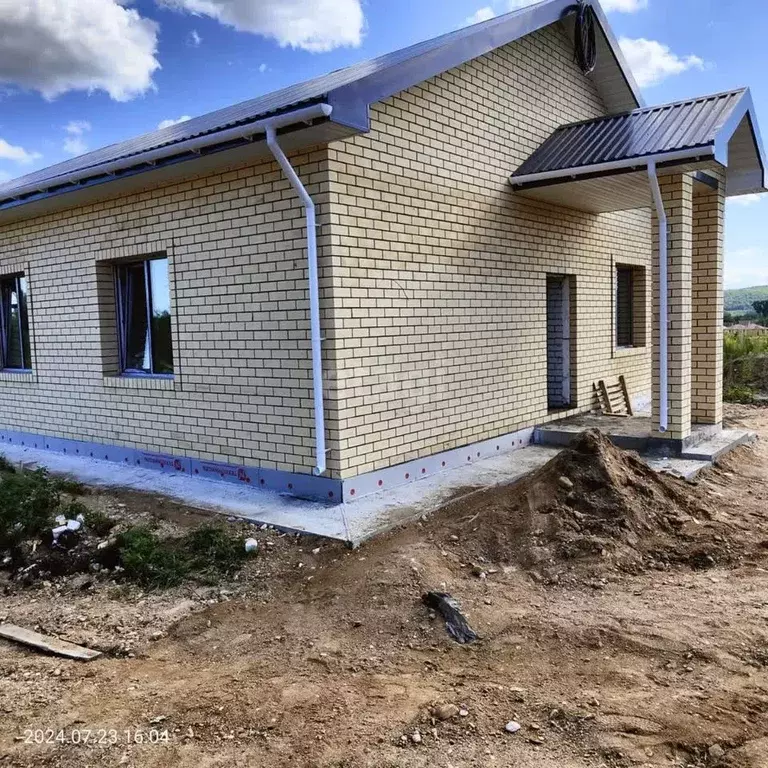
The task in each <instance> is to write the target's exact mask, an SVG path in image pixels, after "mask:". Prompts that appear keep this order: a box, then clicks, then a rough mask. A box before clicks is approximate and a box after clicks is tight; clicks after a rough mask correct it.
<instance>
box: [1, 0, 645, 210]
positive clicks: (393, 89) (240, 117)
mask: <svg viewBox="0 0 768 768" xmlns="http://www.w3.org/2000/svg"><path fill="white" fill-rule="evenodd" d="M593 5H594V9H595V13H596V15H597V18H598V21H599V25H598V27H599V30H598V31H599V32H600V33H601V34H599V35H598V45H599V51H600V53H601V60H600V64H599V67H598V70H597V71H596V73H595V75H594V78H595V82H596V85H597V87H598V89H601V88H602V89H603V98H604V100H605V102H606V105H607V106H608V108H609V109H615V108H619V109H626V108H627V107H628V106H636V105H638V104H642V103H643V102H642V97H641V96H640V92H639V90H638V88H637V86H636V84H635V82H634V80H633V78H632V75H631V73H630V71H629V68H628V67H627V65H626V62H625V60H624V58H623V55H622V53H621V49H620V47H619V45H618V43H617V42H616V39H615V37H614V36H613V33H612V32H611V30H610V27H609V26H608V23H607V21H606V18H605V15H604V14H603V12H602V10H601V9H600V7H599V4H598V3H596V2H594V3H593ZM572 8H573V0H545V1H544V2H541V3H537V4H536V5H532V6H529V7H526V8H522V9H520V10H517V11H513V12H511V13H508V14H504V15H502V16H498V17H496V18H493V19H490V20H488V21H485V22H482V23H480V24H475V25H473V26H471V27H465V28H463V29H459V30H456V31H454V32H449V33H448V34H445V35H442V36H440V37H437V38H435V39H433V40H427V41H425V42H422V43H417V44H416V45H412V46H410V47H408V48H404V49H402V50H399V51H395V52H394V53H389V54H386V55H384V56H380V57H378V58H375V59H372V60H370V61H365V62H362V63H359V64H355V65H353V66H351V67H347V68H345V69H341V70H338V71H336V72H331V73H330V74H328V75H324V76H322V77H318V78H315V79H313V80H309V81H307V82H304V83H300V84H298V85H293V86H290V87H288V88H283V89H282V90H279V91H275V92H274V93H270V94H267V95H265V96H260V97H258V98H255V99H250V100H248V101H244V102H242V103H240V104H236V105H234V106H232V107H226V108H224V109H219V110H217V111H215V112H211V113H209V114H206V115H203V116H201V117H196V118H193V119H192V120H188V121H186V122H184V123H179V124H177V125H174V126H171V127H169V128H164V129H162V130H157V131H153V132H151V133H147V134H145V135H143V136H139V137H138V138H134V139H129V140H128V141H123V142H120V143H117V144H112V145H110V146H108V147H104V148H102V149H98V150H96V151H94V152H89V153H87V154H85V155H82V156H80V157H76V158H73V159H71V160H66V161H64V162H62V163H58V164H56V165H53V166H50V167H48V168H44V169H42V170H39V171H34V172H33V173H30V174H27V175H26V176H22V177H21V178H18V179H14V180H11V181H9V182H6V183H5V184H2V185H0V208H2V207H4V206H5V205H6V204H12V205H18V204H19V203H20V202H22V200H21V198H23V199H24V200H26V199H27V195H29V194H30V189H32V190H33V193H34V194H35V195H36V197H37V199H39V198H40V195H45V194H47V190H49V189H53V188H55V187H56V184H57V183H61V181H62V180H65V182H66V184H67V185H69V184H70V183H73V181H74V183H85V182H86V181H88V180H89V179H93V178H95V177H96V176H97V173H96V172H97V170H98V167H99V166H101V165H104V164H106V163H114V162H121V163H122V162H123V161H124V167H125V168H131V167H137V166H139V165H140V164H141V163H142V154H143V153H147V152H150V151H153V152H154V151H156V150H158V149H162V148H168V150H169V151H168V154H169V155H171V154H173V152H172V150H173V146H174V145H175V144H179V143H181V142H184V141H186V140H188V139H196V138H197V137H201V136H207V135H211V134H216V133H218V132H221V131H224V130H226V129H229V128H233V127H236V126H241V125H247V124H249V123H251V122H254V121H257V120H262V119H264V118H267V117H270V116H272V115H275V114H280V113H283V112H289V111H291V110H293V109H294V108H297V107H300V106H304V105H307V104H312V103H316V102H320V101H324V102H327V103H329V104H331V105H332V106H333V114H332V116H331V120H333V121H334V122H336V123H338V124H340V125H344V126H347V127H349V128H350V129H351V130H358V131H365V130H368V127H369V122H368V107H369V105H370V104H372V103H375V102H376V101H380V100H381V99H383V98H386V97H387V96H389V95H392V94H394V93H398V92H399V91H402V90H405V89H406V88H409V87H411V86H412V85H415V84H417V83H419V82H422V81H424V80H426V79H428V78H429V77H432V76H434V75H436V74H439V73H440V72H444V71H447V70H448V69H451V68H453V67H455V66H458V65H459V64H461V63H464V62H466V61H469V60H471V59H473V58H476V57H478V56H481V55H483V54H485V53H487V52H489V51H491V50H493V49H495V48H498V47H500V46H502V45H505V44H508V43H510V42H512V41H514V40H517V39H519V38H521V37H523V36H525V35H527V34H530V33H532V32H535V31H537V30H538V29H541V28H543V27H546V26H549V25H550V24H554V23H557V22H558V21H560V20H561V19H563V18H566V17H567V15H568V13H569V9H572ZM156 165H157V164H155V166H153V167H156ZM148 170H151V169H148ZM106 180H108V179H106ZM73 189H76V187H73Z"/></svg>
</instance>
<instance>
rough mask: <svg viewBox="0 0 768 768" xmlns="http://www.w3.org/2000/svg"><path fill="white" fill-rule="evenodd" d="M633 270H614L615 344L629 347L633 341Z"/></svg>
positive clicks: (629, 268) (625, 268) (620, 268)
mask: <svg viewBox="0 0 768 768" xmlns="http://www.w3.org/2000/svg"><path fill="white" fill-rule="evenodd" d="M633 301H634V290H633V270H632V268H631V267H617V269H616V344H617V346H619V347H631V346H632V344H633V339H634V332H633V326H634V318H633V312H632V309H633V307H632V304H633Z"/></svg>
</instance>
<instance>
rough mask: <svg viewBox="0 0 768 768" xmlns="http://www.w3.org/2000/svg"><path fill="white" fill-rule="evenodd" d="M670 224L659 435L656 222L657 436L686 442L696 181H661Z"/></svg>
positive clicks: (670, 178) (656, 229) (680, 178)
mask: <svg viewBox="0 0 768 768" xmlns="http://www.w3.org/2000/svg"><path fill="white" fill-rule="evenodd" d="M659 184H660V186H661V195H662V198H663V200H664V208H665V210H666V213H667V225H668V233H669V234H668V241H669V242H668V246H669V252H668V256H667V263H668V272H667V274H668V286H667V288H668V292H667V313H668V355H667V360H668V363H667V370H668V382H669V384H668V393H669V395H668V404H669V410H668V422H667V432H666V433H664V434H663V435H661V434H659V415H660V412H659V406H660V398H659V393H660V354H659V295H660V294H659V226H658V222H657V220H656V216H655V215H654V219H653V405H652V417H653V432H654V434H656V435H657V436H659V437H662V436H663V437H666V438H669V439H674V440H682V439H684V438H686V437H688V436H689V435H690V434H691V323H692V307H691V269H692V257H693V177H692V176H690V175H689V174H679V173H677V174H672V175H669V176H661V177H660V178H659Z"/></svg>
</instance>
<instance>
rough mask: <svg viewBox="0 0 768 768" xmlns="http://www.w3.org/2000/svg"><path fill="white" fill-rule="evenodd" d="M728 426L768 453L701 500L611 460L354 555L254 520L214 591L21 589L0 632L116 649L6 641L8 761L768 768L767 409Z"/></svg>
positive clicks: (169, 513) (3, 711) (7, 589)
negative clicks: (53, 649) (462, 618)
mask: <svg viewBox="0 0 768 768" xmlns="http://www.w3.org/2000/svg"><path fill="white" fill-rule="evenodd" d="M729 418H730V420H731V421H732V422H736V423H738V424H739V425H741V426H744V427H748V428H750V429H753V430H755V431H757V432H758V433H760V434H761V439H760V440H759V442H757V443H756V444H755V445H754V446H752V447H748V448H742V449H739V450H738V451H737V452H736V453H734V454H732V455H731V456H729V457H727V458H726V459H725V460H724V461H723V462H722V464H721V465H720V466H718V467H717V468H714V469H712V470H710V471H708V472H707V473H706V474H705V475H703V476H702V477H701V478H700V480H699V481H698V483H697V485H696V486H695V487H693V486H689V485H686V484H684V483H682V482H677V481H662V482H656V481H655V480H654V479H653V477H651V476H649V475H647V474H646V473H645V471H644V469H643V468H642V466H641V465H638V464H636V463H634V462H632V461H631V460H629V461H626V460H624V459H623V458H621V457H620V456H616V455H614V454H613V453H611V452H610V451H606V449H605V448H604V447H601V446H600V445H597V446H592V449H590V450H594V452H593V453H590V452H589V451H586V452H585V453H583V454H581V455H580V456H576V457H573V456H572V457H570V460H568V457H566V458H565V459H563V460H562V461H561V462H560V463H559V464H557V465H555V466H553V467H550V468H548V469H547V470H546V471H543V473H542V474H540V475H537V476H534V478H532V479H530V480H527V481H525V482H524V483H522V484H521V485H519V486H517V487H515V488H514V489H508V488H507V489H494V490H491V491H480V492H478V493H476V494H474V495H473V496H471V497H470V498H469V499H463V500H461V501H457V502H455V503H454V504H452V505H448V507H446V508H445V509H444V510H442V511H441V512H440V513H438V514H436V515H434V516H432V517H430V518H429V519H427V520H424V521H422V522H420V523H417V524H415V525H410V526H408V527H405V528H403V529H402V530H398V531H395V532H393V533H391V534H390V535H388V536H386V537H382V538H380V539H377V540H376V541H373V542H371V543H369V544H367V545H366V546H364V547H362V548H361V549H360V550H357V551H354V552H351V551H348V550H345V549H343V548H341V547H340V546H338V545H335V544H330V543H327V542H321V541H319V540H309V539H305V538H299V539H297V538H295V537H292V536H281V535H279V534H277V533H276V532H275V531H271V530H264V531H256V532H255V534H254V531H253V529H252V528H249V527H248V526H245V525H243V524H240V523H238V524H236V525H242V532H243V536H246V535H255V537H256V538H258V539H259V540H260V545H261V546H260V551H259V554H258V555H257V556H256V557H255V558H253V559H251V560H250V561H248V563H247V564H246V566H245V567H244V568H243V570H242V571H241V572H240V574H239V576H238V578H237V579H232V580H230V581H228V582H226V583H221V584H219V585H217V586H216V587H200V586H196V585H188V586H183V587H177V588H174V589H172V590H168V591H165V592H157V593H149V594H143V593H141V592H140V591H139V590H138V589H137V588H135V587H126V586H124V585H120V584H117V583H115V582H113V581H111V580H110V578H107V577H104V575H103V574H98V575H97V576H95V577H94V578H93V579H90V578H89V577H88V576H87V575H79V576H76V577H70V578H67V579H64V580H60V581H56V582H51V583H42V584H37V585H35V586H32V587H20V586H17V585H15V584H13V583H10V582H8V583H6V584H4V585H3V584H0V588H2V589H4V595H3V597H2V599H1V601H0V618H5V619H6V620H8V621H12V622H14V623H17V624H21V625H23V626H27V627H37V628H39V629H40V630H41V631H44V632H49V633H53V634H58V635H60V636H62V637H63V638H65V639H69V640H73V641H75V642H84V643H87V644H89V645H91V646H93V647H98V648H100V649H102V650H104V651H105V655H104V656H103V657H102V658H100V659H97V660H96V661H93V662H90V663H87V664H84V663H81V662H75V661H68V660H64V659H60V658H55V657H50V656H43V655H40V654H38V653H35V652H32V651H29V650H26V649H24V648H22V647H19V646H15V645H12V644H11V643H7V642H4V641H0V675H1V676H2V677H1V679H2V685H0V722H1V724H2V728H1V729H0V765H9V766H36V767H37V766H66V767H67V768H69V767H70V766H71V767H74V766H78V767H79V766H98V767H101V766H122V765H125V766H142V767H143V766H151V767H153V768H154V767H158V768H159V767H160V766H163V767H165V766H182V767H186V766H190V768H191V767H193V766H194V768H203V767H206V768H207V767H208V766H255V767H259V768H261V767H262V766H263V767H264V768H266V767H267V766H269V767H270V768H272V767H280V766H311V767H317V768H330V767H331V766H333V767H334V768H342V767H346V768H353V767H357V766H371V767H374V766H375V767H377V768H379V767H380V768H384V767H385V766H386V767H387V768H394V767H396V766H397V767H399V766H403V767H404V768H417V767H421V766H424V767H426V766H430V767H431V766H440V767H445V768H448V767H449V766H455V767H456V768H459V767H460V766H461V767H463V766H478V767H480V766H482V767H483V768H485V767H486V766H518V767H520V768H527V767H529V766H537V768H584V767H586V766H590V767H592V766H605V767H606V768H625V767H627V768H628V767H629V766H645V768H651V767H652V766H653V767H654V768H655V767H656V766H694V767H696V768H700V767H703V766H716V765H717V766H728V767H729V768H736V767H742V766H743V767H744V768H766V766H768V516H767V515H766V499H768V483H767V482H766V477H767V476H768V409H760V408H754V407H749V406H737V407H732V408H730V409H729ZM561 456H562V454H561ZM561 477H567V478H568V481H561V480H560V478H561ZM88 503H89V504H94V505H100V506H101V508H103V509H105V510H107V511H110V512H111V513H112V514H122V515H127V516H130V515H137V516H146V515H152V516H159V517H161V518H162V519H163V520H165V521H166V522H165V523H163V525H167V526H169V527H179V526H195V525H199V524H200V523H201V522H203V521H205V520H206V519H207V517H206V515H204V514H202V513H200V512H196V511H195V510H190V509H187V508H185V507H183V506H180V505H178V504H176V503H174V502H171V501H169V500H163V499H157V498H153V497H147V496H141V495H138V494H121V493H114V494H109V495H106V494H99V495H95V496H93V497H90V498H89V499H88ZM120 505H123V506H120ZM318 547H319V551H318ZM428 589H436V590H440V591H447V592H450V593H451V594H452V595H454V596H455V597H456V598H457V599H458V600H459V601H460V603H461V605H462V608H463V609H464V610H465V612H466V613H467V615H468V617H469V619H470V623H471V624H472V626H473V628H474V629H475V630H476V631H477V632H478V634H479V635H480V636H481V639H480V640H479V641H478V642H477V643H475V644H472V645H468V646H463V645H459V644H457V643H455V642H454V641H453V640H451V639H450V637H449V636H448V635H447V633H446V631H445V627H444V623H443V622H442V621H441V620H440V618H439V617H434V618H433V617H430V614H429V612H428V609H427V608H426V607H425V606H424V605H423V604H422V602H421V595H422V593H423V592H425V591H426V590H428ZM439 705H454V707H455V708H454V707H451V706H443V707H442V708H441V709H440V711H439V713H437V712H436V711H435V707H436V706H437V707H439ZM437 714H439V715H440V716H439V717H438V716H436V715H437ZM441 717H443V718H447V719H441ZM510 720H515V721H517V722H518V723H519V724H520V725H521V726H522V727H521V729H520V730H519V731H518V732H517V733H515V734H510V733H507V732H506V731H505V725H506V724H507V723H508V722H509V721H510ZM46 729H50V733H46V732H45V730H46ZM35 731H37V733H35ZM25 732H31V736H30V737H28V738H26V739H25ZM166 734H167V736H166ZM35 738H37V739H38V740H42V741H44V742H46V743H42V744H35V743H28V742H29V741H33V742H34V740H35ZM57 738H58V739H62V738H63V740H64V743H62V742H61V741H57V740H56V739H57ZM157 739H159V740H160V741H161V742H162V743H150V742H151V741H153V740H157ZM77 740H80V741H81V742H83V741H87V742H88V743H74V742H75V741H77ZM98 742H101V743H98ZM112 742H114V743H112ZM137 742H144V743H137Z"/></svg>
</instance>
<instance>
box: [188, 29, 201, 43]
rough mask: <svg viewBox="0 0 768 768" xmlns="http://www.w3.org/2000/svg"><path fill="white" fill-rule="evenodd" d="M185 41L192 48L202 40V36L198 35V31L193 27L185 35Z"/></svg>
mask: <svg viewBox="0 0 768 768" xmlns="http://www.w3.org/2000/svg"><path fill="white" fill-rule="evenodd" d="M187 42H188V43H189V44H190V45H191V46H193V47H194V48H197V46H198V45H200V43H202V42H203V38H202V37H200V33H199V32H198V31H197V30H196V29H193V30H192V31H191V32H190V33H189V35H188V36H187Z"/></svg>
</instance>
